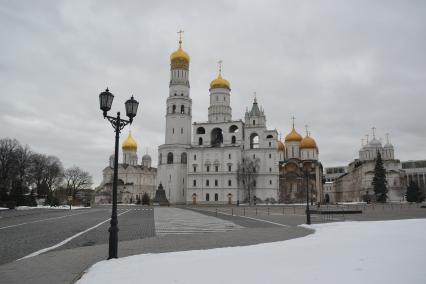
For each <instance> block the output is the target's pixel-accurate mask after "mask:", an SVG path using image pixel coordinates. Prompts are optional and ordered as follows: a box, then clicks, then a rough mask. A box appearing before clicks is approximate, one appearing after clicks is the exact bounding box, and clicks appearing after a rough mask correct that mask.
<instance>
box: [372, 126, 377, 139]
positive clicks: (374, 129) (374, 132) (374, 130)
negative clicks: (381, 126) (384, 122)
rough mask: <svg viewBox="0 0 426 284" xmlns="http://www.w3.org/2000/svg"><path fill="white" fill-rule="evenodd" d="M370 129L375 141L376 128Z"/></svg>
mask: <svg viewBox="0 0 426 284" xmlns="http://www.w3.org/2000/svg"><path fill="white" fill-rule="evenodd" d="M371 129H373V139H376V127H374V126H373V127H372V128H371Z"/></svg>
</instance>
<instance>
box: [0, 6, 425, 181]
mask: <svg viewBox="0 0 426 284" xmlns="http://www.w3.org/2000/svg"><path fill="white" fill-rule="evenodd" d="M425 15H426V2H425V1H330V0H329V1H307V0H306V1H305V0H303V1H278V0H277V1H272V0H271V1H243V0H239V1H120V2H118V1H94V0H91V1H4V0H0V35H1V38H2V45H1V51H2V52H1V53H0V83H1V87H2V91H1V95H0V133H1V134H0V138H4V137H10V138H16V139H18V140H19V141H20V142H21V143H23V144H28V145H29V146H30V147H31V148H32V149H34V150H35V151H38V152H41V153H46V154H50V155H55V156H58V157H59V158H60V159H61V160H62V162H63V163H64V166H66V167H70V166H73V165H78V166H80V167H81V168H83V169H85V170H88V171H89V172H90V173H91V174H92V175H93V177H94V181H95V184H94V186H97V185H98V184H99V183H100V181H101V177H102V169H103V168H104V167H105V166H107V165H108V158H109V156H110V154H111V153H112V152H113V143H114V133H113V130H112V128H111V126H110V125H108V123H107V121H105V120H104V119H103V117H102V114H101V112H100V110H99V106H98V95H99V93H100V92H101V91H103V90H104V89H105V88H106V87H107V86H108V87H109V89H110V90H111V92H112V93H113V94H114V95H115V100H114V103H113V109H112V110H113V111H114V112H115V111H122V112H124V102H125V101H126V100H127V99H128V98H129V97H130V96H131V95H134V96H135V98H136V99H138V100H139V101H140V103H141V105H140V108H139V112H138V115H137V117H136V118H135V122H134V124H133V125H132V126H131V129H132V134H133V136H134V137H135V139H136V141H137V142H138V145H139V148H138V155H139V158H140V157H142V155H143V154H145V153H146V152H148V153H149V154H150V155H151V156H152V158H153V164H154V165H156V164H157V147H158V145H160V144H162V143H163V142H164V127H165V117H164V116H165V109H166V99H167V96H168V82H169V68H170V66H169V64H170V62H169V56H170V53H171V52H173V51H174V50H176V49H177V33H176V32H177V31H178V30H179V29H183V30H184V31H185V33H184V43H183V48H184V49H185V51H187V52H188V53H189V55H190V56H191V63H190V84H191V98H192V100H193V117H192V120H193V122H196V121H206V120H207V108H208V102H209V91H208V89H209V84H210V81H211V80H213V79H214V78H215V77H216V76H217V61H218V60H223V75H224V77H225V78H226V79H227V80H229V81H230V83H231V89H232V91H231V106H232V109H233V119H240V118H241V119H243V118H244V112H245V110H246V107H250V106H251V104H252V101H253V96H254V95H253V94H254V92H256V94H257V98H258V101H259V104H260V105H261V106H262V107H263V108H264V110H265V114H266V118H267V126H268V128H270V129H274V128H276V129H277V130H278V132H280V133H282V135H283V137H284V136H285V135H286V134H287V133H288V132H289V131H290V129H291V116H293V115H294V116H295V117H296V129H297V130H298V132H299V133H301V134H304V133H305V130H304V129H305V127H304V125H305V124H307V125H309V130H310V132H311V133H312V136H313V137H314V138H315V140H316V141H317V143H318V146H319V150H320V160H321V161H322V163H323V165H324V166H325V167H328V166H338V165H347V164H348V163H349V162H350V161H351V160H353V159H354V158H356V157H357V155H358V150H359V148H360V145H361V138H365V134H370V137H371V127H373V126H375V127H376V128H377V135H378V136H379V137H383V138H385V133H390V137H391V142H392V143H393V144H394V146H395V149H396V150H395V152H396V158H398V159H400V160H416V159H426V152H425V150H424V144H425V141H426V131H425V128H426V127H425V126H426V123H425V113H424V110H425V106H426V94H425V92H426V80H425V79H426V54H425V50H426V37H425V35H426V17H425ZM128 130H129V128H126V129H125V130H124V131H123V133H122V134H121V138H122V140H123V139H125V138H126V136H127V134H128ZM120 159H121V157H120Z"/></svg>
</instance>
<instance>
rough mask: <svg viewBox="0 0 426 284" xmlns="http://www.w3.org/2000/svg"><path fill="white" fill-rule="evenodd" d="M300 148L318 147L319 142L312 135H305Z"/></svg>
mask: <svg viewBox="0 0 426 284" xmlns="http://www.w3.org/2000/svg"><path fill="white" fill-rule="evenodd" d="M300 149H318V147H317V143H316V142H315V140H314V139H313V138H312V137H310V136H305V138H303V139H302V141H301V142H300Z"/></svg>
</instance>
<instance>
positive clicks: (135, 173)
mask: <svg viewBox="0 0 426 284" xmlns="http://www.w3.org/2000/svg"><path fill="white" fill-rule="evenodd" d="M137 149H138V146H137V143H136V141H135V140H134V139H133V137H132V134H131V133H129V136H128V137H127V139H125V140H124V142H123V144H122V152H123V157H122V163H119V164H118V184H117V200H118V203H124V204H132V203H140V201H141V200H142V196H143V195H144V194H145V193H147V194H148V196H149V197H150V198H153V197H154V195H155V185H156V177H157V169H156V168H153V167H151V163H152V159H151V157H150V156H149V155H148V154H146V155H144V156H143V157H142V162H141V164H138V155H137ZM113 175H114V155H111V157H110V159H109V166H108V167H106V168H105V169H104V170H103V171H102V182H101V184H100V185H99V186H98V187H97V188H96V190H95V194H94V202H95V203H97V204H103V203H111V201H112V195H111V192H112V181H113Z"/></svg>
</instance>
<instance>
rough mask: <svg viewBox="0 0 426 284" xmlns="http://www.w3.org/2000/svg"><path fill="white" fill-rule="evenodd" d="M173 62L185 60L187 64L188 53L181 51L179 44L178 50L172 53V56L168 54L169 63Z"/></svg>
mask: <svg viewBox="0 0 426 284" xmlns="http://www.w3.org/2000/svg"><path fill="white" fill-rule="evenodd" d="M175 60H185V61H186V62H188V63H189V55H188V53H186V52H185V51H184V50H183V49H182V46H181V45H180V44H179V48H178V50H176V51H175V52H173V53H172V54H170V61H172V62H173V61H175Z"/></svg>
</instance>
